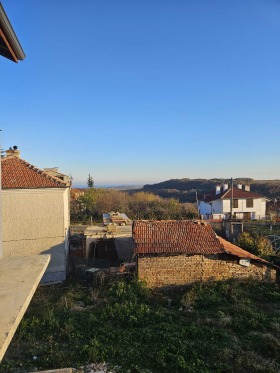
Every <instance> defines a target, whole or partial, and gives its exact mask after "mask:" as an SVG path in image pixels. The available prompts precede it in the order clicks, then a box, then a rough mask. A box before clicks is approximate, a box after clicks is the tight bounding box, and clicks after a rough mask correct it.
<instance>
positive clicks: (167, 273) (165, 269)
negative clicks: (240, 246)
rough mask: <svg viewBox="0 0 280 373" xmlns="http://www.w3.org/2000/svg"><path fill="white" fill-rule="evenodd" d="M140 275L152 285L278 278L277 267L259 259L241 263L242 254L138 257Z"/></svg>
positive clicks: (273, 279)
mask: <svg viewBox="0 0 280 373" xmlns="http://www.w3.org/2000/svg"><path fill="white" fill-rule="evenodd" d="M137 271H138V276H139V278H140V279H141V280H144V281H146V283H147V285H148V286H149V287H160V286H167V285H186V284H190V283H193V282H195V281H209V280H227V279H230V278H238V279H246V278H251V277H252V278H255V279H258V280H262V281H276V270H275V269H271V268H269V267H267V266H265V265H261V264H258V263H251V264H250V266H249V267H244V266H241V265H240V264H239V263H238V258H235V257H230V258H229V259H228V260H223V259H221V258H219V256H218V255H208V256H207V257H206V256H203V255H192V256H186V255H177V256H157V257H138V260H137Z"/></svg>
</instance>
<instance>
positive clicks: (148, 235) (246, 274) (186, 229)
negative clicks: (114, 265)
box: [132, 220, 277, 287]
mask: <svg viewBox="0 0 280 373" xmlns="http://www.w3.org/2000/svg"><path fill="white" fill-rule="evenodd" d="M132 237H133V241H134V254H135V256H136V260H137V273H138V277H139V278H140V279H142V280H144V281H145V282H146V283H147V285H148V286H149V287H161V286H168V285H186V284H190V283H193V282H196V281H210V280H227V279H230V278H236V279H247V278H253V279H258V280H260V281H276V278H277V267H276V266H273V265H272V264H271V263H269V262H267V261H265V260H263V259H261V258H259V257H257V256H255V255H253V254H251V253H249V252H247V251H245V250H243V249H241V248H240V247H238V246H236V245H233V244H231V243H230V242H228V241H226V240H224V239H223V238H221V237H219V236H217V235H216V233H215V232H214V231H213V229H212V227H211V225H210V224H208V223H206V222H203V221H190V220H181V221H177V220H176V221H175V220H164V221H144V220H138V221H134V222H133V226H132Z"/></svg>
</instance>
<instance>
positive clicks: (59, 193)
mask: <svg viewBox="0 0 280 373" xmlns="http://www.w3.org/2000/svg"><path fill="white" fill-rule="evenodd" d="M2 200H3V202H2V220H3V256H4V257H5V256H25V255H33V254H42V253H44V254H51V261H50V264H49V266H48V268H47V271H46V277H47V278H48V281H52V280H53V281H56V280H59V279H65V277H66V255H67V251H66V248H67V250H68V231H69V189H68V188H66V189H65V188H63V189H60V188H42V189H5V190H3V192H2Z"/></svg>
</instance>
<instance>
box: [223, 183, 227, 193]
mask: <svg viewBox="0 0 280 373" xmlns="http://www.w3.org/2000/svg"><path fill="white" fill-rule="evenodd" d="M226 190H228V183H224V184H223V191H224V192H225V191H226Z"/></svg>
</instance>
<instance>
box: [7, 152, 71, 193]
mask: <svg viewBox="0 0 280 373" xmlns="http://www.w3.org/2000/svg"><path fill="white" fill-rule="evenodd" d="M1 163H2V186H3V188H5V189H6V188H25V187H27V188H46V187H49V188H67V187H70V184H68V183H67V182H65V181H63V180H61V179H60V178H58V177H56V176H53V175H50V174H49V173H47V172H45V171H44V170H42V169H41V168H39V167H37V166H35V165H33V164H31V163H29V162H27V161H26V160H24V159H22V158H17V157H5V158H2V159H1ZM12 175H13V177H11V176H12Z"/></svg>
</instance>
